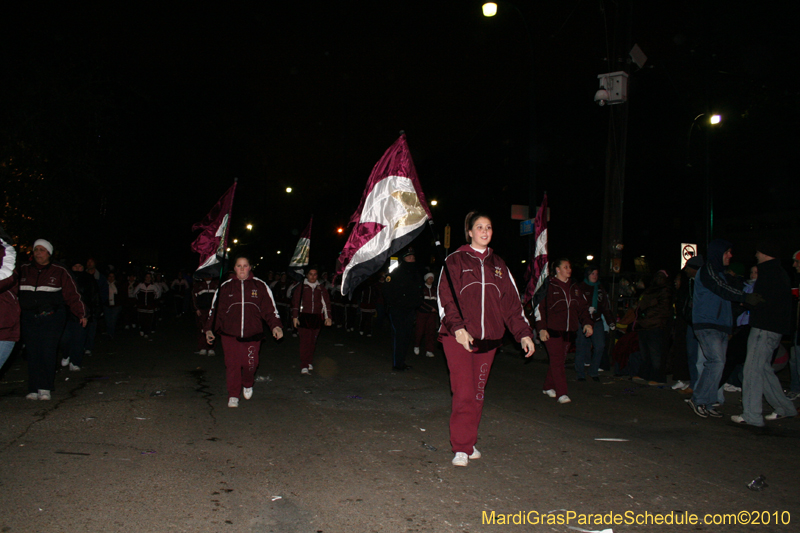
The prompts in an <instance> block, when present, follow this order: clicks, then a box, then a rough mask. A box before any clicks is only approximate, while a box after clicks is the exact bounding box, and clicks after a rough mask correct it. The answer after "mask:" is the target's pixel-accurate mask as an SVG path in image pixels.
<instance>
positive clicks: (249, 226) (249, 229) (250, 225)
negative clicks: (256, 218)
mask: <svg viewBox="0 0 800 533" xmlns="http://www.w3.org/2000/svg"><path fill="white" fill-rule="evenodd" d="M245 227H246V228H247V231H253V225H252V224H248V225H247V226H245Z"/></svg>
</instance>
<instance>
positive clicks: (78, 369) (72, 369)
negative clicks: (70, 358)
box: [69, 363, 81, 372]
mask: <svg viewBox="0 0 800 533" xmlns="http://www.w3.org/2000/svg"><path fill="white" fill-rule="evenodd" d="M69 369H70V370H71V371H72V372H80V370H81V367H79V366H78V365H73V364H72V363H70V364H69Z"/></svg>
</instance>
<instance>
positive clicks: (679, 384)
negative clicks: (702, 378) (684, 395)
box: [672, 379, 690, 390]
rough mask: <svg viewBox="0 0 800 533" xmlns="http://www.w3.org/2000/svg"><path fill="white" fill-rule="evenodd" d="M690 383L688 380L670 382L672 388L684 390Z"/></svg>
mask: <svg viewBox="0 0 800 533" xmlns="http://www.w3.org/2000/svg"><path fill="white" fill-rule="evenodd" d="M689 385H690V383H689V382H688V381H682V380H680V379H679V380H678V381H676V382H675V383H673V384H672V390H685V389H687V388H689Z"/></svg>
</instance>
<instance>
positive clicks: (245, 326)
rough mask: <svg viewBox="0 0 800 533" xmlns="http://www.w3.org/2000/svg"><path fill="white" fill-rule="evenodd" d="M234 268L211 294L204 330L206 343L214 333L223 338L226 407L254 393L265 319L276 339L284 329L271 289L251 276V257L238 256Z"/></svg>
mask: <svg viewBox="0 0 800 533" xmlns="http://www.w3.org/2000/svg"><path fill="white" fill-rule="evenodd" d="M233 270H234V273H233V275H231V277H230V279H228V280H227V281H225V282H224V283H222V285H220V286H219V290H217V292H216V294H215V295H214V301H213V302H212V305H211V310H210V311H209V313H208V320H207V321H206V326H205V332H206V340H207V341H208V344H213V343H214V339H215V338H216V336H215V335H214V333H215V332H216V333H218V334H219V335H220V337H222V350H223V351H224V352H225V377H226V382H227V385H228V407H239V394H242V395H243V396H244V399H245V400H249V399H250V398H251V397H252V396H253V382H254V380H255V374H256V369H258V353H259V351H261V339H263V338H264V322H266V323H267V325H268V326H269V328H270V330H271V331H272V336H273V337H275V339H280V338H282V337H283V330H282V329H281V317H280V316H279V315H278V311H277V310H276V309H275V299H274V298H273V297H272V291H270V290H269V286H267V284H266V283H265V282H263V281H262V280H260V279H258V278H257V277H255V276H253V273H252V272H251V270H252V268H251V266H250V260H249V259H248V258H247V257H238V258H237V259H236V263H235V265H234V267H233Z"/></svg>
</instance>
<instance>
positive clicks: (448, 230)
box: [444, 224, 450, 250]
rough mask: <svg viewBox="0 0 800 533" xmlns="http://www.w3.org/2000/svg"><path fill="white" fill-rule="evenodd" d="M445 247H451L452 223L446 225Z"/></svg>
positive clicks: (447, 248)
mask: <svg viewBox="0 0 800 533" xmlns="http://www.w3.org/2000/svg"><path fill="white" fill-rule="evenodd" d="M444 247H445V249H446V250H449V249H450V224H448V225H446V226H445V227H444Z"/></svg>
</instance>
